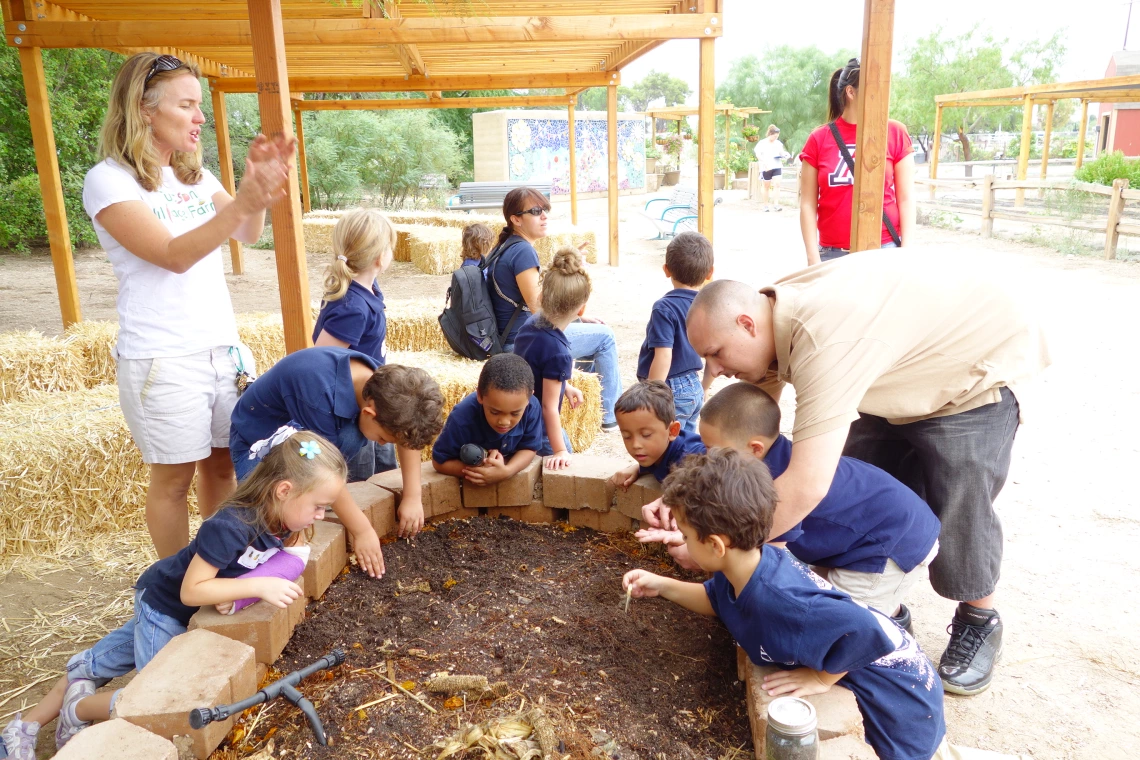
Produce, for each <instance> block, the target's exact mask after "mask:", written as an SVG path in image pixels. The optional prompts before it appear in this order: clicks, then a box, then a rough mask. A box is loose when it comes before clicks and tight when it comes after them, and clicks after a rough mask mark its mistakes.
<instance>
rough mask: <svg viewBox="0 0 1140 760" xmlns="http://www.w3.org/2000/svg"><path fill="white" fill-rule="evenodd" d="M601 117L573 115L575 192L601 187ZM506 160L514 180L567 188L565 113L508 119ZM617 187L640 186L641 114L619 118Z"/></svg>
mask: <svg viewBox="0 0 1140 760" xmlns="http://www.w3.org/2000/svg"><path fill="white" fill-rule="evenodd" d="M606 127H607V124H606V120H605V119H581V118H579V119H577V120H575V122H574V128H575V132H576V137H577V143H576V144H577V156H576V158H577V160H578V192H580V193H599V192H600V193H604V192H606V190H607V187H606V186H607V184H608V179H609V165H608V156H607V155H606V152H607V151H606V149H607V147H608V143H607V139H608V136H609V135H608V134H607V129H606ZM507 164H508V166H509V171H510V179H511V181H514V182H531V181H541V182H550V183H551V184H552V185H553V191H552V192H553V194H555V195H569V194H570V130H569V125H568V123H567V121H566V119H507ZM618 188H619V189H621V190H644V189H645V120H644V119H619V120H618Z"/></svg>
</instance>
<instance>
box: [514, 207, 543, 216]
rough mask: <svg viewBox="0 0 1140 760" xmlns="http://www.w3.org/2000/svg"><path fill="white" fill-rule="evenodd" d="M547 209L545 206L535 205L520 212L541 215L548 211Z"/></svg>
mask: <svg viewBox="0 0 1140 760" xmlns="http://www.w3.org/2000/svg"><path fill="white" fill-rule="evenodd" d="M549 211H550V209H545V208H542V207H541V206H535V207H534V208H528V209H527V210H526V211H523V212H522V213H523V214H530V215H531V216H542V215H543V214H546V213H549ZM520 215H521V214H520Z"/></svg>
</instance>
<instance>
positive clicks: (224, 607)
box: [214, 602, 234, 615]
mask: <svg viewBox="0 0 1140 760" xmlns="http://www.w3.org/2000/svg"><path fill="white" fill-rule="evenodd" d="M233 608H234V603H233V602H222V603H221V604H215V605H214V609H215V610H217V611H218V614H219V615H228V614H230V612H232V611H233Z"/></svg>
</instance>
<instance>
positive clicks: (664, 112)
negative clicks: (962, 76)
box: [645, 103, 772, 165]
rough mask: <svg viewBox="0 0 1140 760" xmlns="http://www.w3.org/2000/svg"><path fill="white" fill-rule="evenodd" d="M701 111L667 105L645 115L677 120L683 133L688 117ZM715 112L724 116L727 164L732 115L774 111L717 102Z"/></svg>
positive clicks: (745, 116) (742, 115)
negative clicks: (683, 125) (683, 126)
mask: <svg viewBox="0 0 1140 760" xmlns="http://www.w3.org/2000/svg"><path fill="white" fill-rule="evenodd" d="M699 113H700V110H699V109H697V108H694V107H692V106H667V107H665V108H649V109H647V110H646V111H645V115H646V116H647V117H649V118H650V119H662V120H663V121H675V122H677V134H681V125H682V124H683V123H684V121H685V119H686V118H688V117H689V116H697V115H699ZM713 113H714V114H720V115H721V116H723V117H724V163H725V165H727V164H728V159H729V155H730V152H731V144H730V134H731V132H732V117H733V116H736V117H739V118H740V119H747V118H748V117H749V116H752V115H753V114H758V113H772V112H771V111H764V110H761V109H759V108H756V107H755V106H745V107H744V108H737V107H736V106H734V105H732V104H731V103H717V104H716V105H714V106H713Z"/></svg>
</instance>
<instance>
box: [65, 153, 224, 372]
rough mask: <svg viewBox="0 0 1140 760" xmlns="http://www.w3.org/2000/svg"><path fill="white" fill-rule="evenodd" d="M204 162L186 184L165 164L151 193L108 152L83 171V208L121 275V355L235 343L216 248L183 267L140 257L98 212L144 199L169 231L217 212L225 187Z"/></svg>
mask: <svg viewBox="0 0 1140 760" xmlns="http://www.w3.org/2000/svg"><path fill="white" fill-rule="evenodd" d="M222 189H223V188H222V185H221V183H220V182H218V180H217V178H216V177H215V176H214V175H213V174H211V173H210V172H209V171H207V170H206V169H203V170H202V180H201V182H199V183H198V184H197V185H184V184H183V183H182V182H180V181H178V179H177V178H176V177H175V176H174V170H173V169H172V168H170V167H169V166H165V167H163V169H162V187H160V188H159V189H158V190H157V191H155V192H153V193H152V192H148V191H147V190H144V189H143V187H142V186H141V185H140V184H139V183H138V181H136V180H135V178H134V177H133V176H132V175H131V174H130V173H129V172H128V171H127V170H125V169H124V168H123V167H121V166H120V165H119V164H117V163H115V162H114V161H112V160H111V159H106V160H104V161H102V162H100V163H98V164H96V165H95V166H94V167H92V168H91V170H90V171H88V172H87V177H86V179H85V180H84V182H83V207H84V209H86V211H87V214H88V216H90V217H91V221H92V222H93V223H94V225H95V234H96V235H97V236H98V237H99V242H100V243H101V244H102V246H103V249H104V250H105V251H106V252H107V258H109V259H110V261H111V266H112V267H113V269H114V271H115V277H116V278H117V279H118V281H119V295H118V300H117V306H118V311H119V340H118V345H117V346H116V350H117V352H118V355H119V356H120V357H122V358H124V359H152V358H158V357H164V356H186V355H188V354H193V353H197V352H199V351H203V350H205V349H209V348H214V347H217V346H234V345H237V343H238V334H237V323H236V322H235V320H234V310H233V306H232V304H231V303H230V293H229V290H228V289H227V288H226V279H225V273H224V270H223V268H222V253H221V248H220V247H219V248H218V249H216V250H214V251H212V252H211V253H210V254H209V255H207V256H206V257H205V258H203V259H202V260H200V261H199V262H198V263H197V264H195V265H194V266H192V267H190V269H189V270H187V271H186V272H184V273H182V274H176V273H174V272H171V271H169V270H167V269H163V268H162V267H159V266H155V265H154V264H151V263H150V262H147V261H144V260H143V259H141V258H139V257H138V256H136V255H134V254H133V253H131V252H130V251H128V250H127V249H126V248H124V247H123V246H122V245H121V244H119V242H118V241H117V240H115V239H114V238H113V237H111V235H110V234H109V233H108V232H107V230H105V229H104V228H103V225H101V224H99V221H98V220H97V219H96V218H95V217H96V215H97V214H98V213H99V212H100V211H102V210H103V209H105V208H107V207H108V206H111V205H113V204H115V203H124V202H126V201H142V202H143V203H145V204H146V205H147V207H148V208H149V209H150V210H151V211H152V212H154V215H155V217H156V218H157V219H158V220H159V221H160V222H162V223H163V224H164V225H165V226H166V228H167V229H168V230H170V234H171V235H173V236H174V237H178V236H179V235H183V234H185V233H187V232H189V231H191V230H193V229H195V228H197V227H199V226H201V225H202V224H204V223H205V222H207V221H208V220H210V219H211V218H213V216H214V213H215V212H214V195H215V193H218V192H221V191H222Z"/></svg>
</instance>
